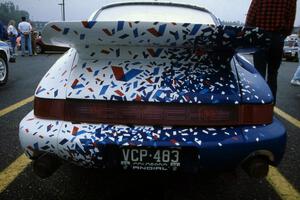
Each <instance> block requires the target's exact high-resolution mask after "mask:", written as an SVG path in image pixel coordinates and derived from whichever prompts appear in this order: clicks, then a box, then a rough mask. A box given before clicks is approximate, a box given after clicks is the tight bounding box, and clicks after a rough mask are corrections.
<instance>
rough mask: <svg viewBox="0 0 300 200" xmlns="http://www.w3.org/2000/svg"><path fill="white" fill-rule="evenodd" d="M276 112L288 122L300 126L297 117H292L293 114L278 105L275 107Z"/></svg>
mask: <svg viewBox="0 0 300 200" xmlns="http://www.w3.org/2000/svg"><path fill="white" fill-rule="evenodd" d="M274 112H275V113H276V114H277V115H279V116H280V117H282V118H283V119H285V120H287V121H288V122H290V123H291V124H293V125H294V126H296V127H298V128H300V121H299V120H297V119H296V118H294V117H292V116H291V115H289V114H287V113H286V112H284V111H282V110H280V109H279V108H277V107H274Z"/></svg>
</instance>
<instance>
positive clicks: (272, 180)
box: [267, 166, 300, 200]
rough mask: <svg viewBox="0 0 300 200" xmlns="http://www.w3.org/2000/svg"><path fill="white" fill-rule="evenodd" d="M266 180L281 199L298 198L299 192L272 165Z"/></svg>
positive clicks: (296, 199)
mask: <svg viewBox="0 0 300 200" xmlns="http://www.w3.org/2000/svg"><path fill="white" fill-rule="evenodd" d="M267 181H268V182H269V184H270V185H271V186H272V187H273V188H274V190H275V191H276V192H277V194H278V195H279V196H280V198H281V199H282V200H299V199H300V194H299V192H298V191H297V190H296V189H295V188H294V187H293V186H292V185H291V184H290V183H289V181H288V180H286V178H285V177H284V176H283V175H282V174H281V173H280V172H279V171H278V170H277V169H276V168H274V167H271V166H270V171H269V174H268V176H267Z"/></svg>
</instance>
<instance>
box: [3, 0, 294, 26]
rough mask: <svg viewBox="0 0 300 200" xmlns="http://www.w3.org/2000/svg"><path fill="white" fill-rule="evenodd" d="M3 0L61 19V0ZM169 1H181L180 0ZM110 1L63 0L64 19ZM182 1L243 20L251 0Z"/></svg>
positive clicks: (41, 17) (39, 16) (37, 17)
mask: <svg viewBox="0 0 300 200" xmlns="http://www.w3.org/2000/svg"><path fill="white" fill-rule="evenodd" d="M5 1H12V2H14V3H15V4H16V5H18V6H19V8H20V9H23V10H27V11H28V12H29V13H30V16H31V20H33V21H57V20H61V19H62V17H61V6H59V5H58V4H59V3H61V2H62V0H0V2H5ZM123 1H124V0H123ZM127 1H128V0H127ZM131 1H133V0H131ZM139 1H141V0H139ZM169 1H172V2H181V3H182V2H183V1H182V0H181V1H180V0H169ZM112 2H122V0H110V1H109V0H65V5H66V20H67V21H75V20H85V19H87V18H88V17H89V16H90V14H92V12H93V11H95V10H97V9H98V8H100V7H102V6H103V5H106V4H109V3H112ZM184 2H186V3H189V4H195V5H200V6H202V7H205V8H207V9H208V10H210V11H211V12H212V13H213V14H215V15H216V16H217V17H219V18H220V19H221V20H225V21H240V22H244V21H245V18H246V13H247V11H248V8H249V5H250V2H251V0H185V1H184ZM295 25H296V26H300V1H298V2H297V15H296V20H295Z"/></svg>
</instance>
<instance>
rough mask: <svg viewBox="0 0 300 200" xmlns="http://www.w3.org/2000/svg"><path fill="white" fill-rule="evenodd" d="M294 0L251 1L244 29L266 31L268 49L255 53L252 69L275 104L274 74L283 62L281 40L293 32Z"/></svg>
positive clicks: (275, 84) (275, 81) (295, 0)
mask: <svg viewBox="0 0 300 200" xmlns="http://www.w3.org/2000/svg"><path fill="white" fill-rule="evenodd" d="M296 3H297V0H252V2H251V5H250V8H249V11H248V14H247V19H246V24H245V25H246V26H248V27H258V28H260V29H262V30H264V31H266V32H267V33H268V34H269V36H270V39H271V45H270V47H269V48H267V49H260V50H257V51H256V52H255V53H254V56H253V58H254V66H255V67H256V68H257V70H258V71H259V73H260V74H261V75H262V76H263V77H264V78H266V71H267V72H268V74H267V82H268V85H269V86H270V88H271V91H272V93H273V96H274V104H275V103H276V91H277V74H278V69H279V67H280V64H281V61H282V53H283V45H284V39H285V38H286V37H287V36H288V35H290V34H291V33H292V31H293V28H294V21H295V15H296Z"/></svg>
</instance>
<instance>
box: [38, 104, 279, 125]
mask: <svg viewBox="0 0 300 200" xmlns="http://www.w3.org/2000/svg"><path fill="white" fill-rule="evenodd" d="M34 114H35V115H36V116H37V117H40V118H45V119H56V120H65V121H72V122H82V123H108V124H135V125H163V126H174V125H176V126H228V125H230V126H234V125H255V124H268V123H271V122H272V118H273V105H271V104H267V105H197V104H171V103H144V102H116V101H90V100H53V99H52V100H50V99H41V98H35V101H34Z"/></svg>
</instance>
